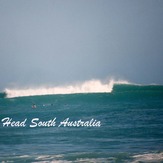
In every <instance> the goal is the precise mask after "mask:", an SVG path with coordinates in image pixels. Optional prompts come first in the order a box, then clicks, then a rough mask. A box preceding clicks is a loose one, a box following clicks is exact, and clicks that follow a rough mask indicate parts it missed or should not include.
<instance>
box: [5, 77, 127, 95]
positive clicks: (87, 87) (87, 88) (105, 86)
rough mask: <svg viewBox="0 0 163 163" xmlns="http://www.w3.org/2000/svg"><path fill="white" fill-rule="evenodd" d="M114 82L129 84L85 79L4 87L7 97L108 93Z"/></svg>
mask: <svg viewBox="0 0 163 163" xmlns="http://www.w3.org/2000/svg"><path fill="white" fill-rule="evenodd" d="M114 84H129V82H127V81H122V80H118V81H114V80H110V81H109V82H108V83H103V82H101V81H100V80H90V81H85V82H83V83H81V84H74V85H67V86H57V87H39V88H25V89H8V88H6V89H5V92H6V94H7V98H13V97H22V96H35V95H52V94H75V93H105V92H106V93H110V92H112V90H113V86H114Z"/></svg>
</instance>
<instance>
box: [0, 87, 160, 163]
mask: <svg viewBox="0 0 163 163" xmlns="http://www.w3.org/2000/svg"><path fill="white" fill-rule="evenodd" d="M10 93H11V92H10ZM7 122H8V123H7ZM68 122H70V123H68ZM0 162H3V163H5V162H16V163H19V162H20V163H23V162H33V163H37V162H45V163H48V162H54V163H55V162H58V163H61V162H63V163H64V162H66V163H67V162H68V163H69V162H70V163H71V162H75V163H78V162H79V163H80V162H81V163H87V162H88V163H89V162H91V163H96V162H97V163H98V162H99V163H102V162H103V163H105V162H108V163H123V162H124V163H130V162H131V163H138V162H139V163H140V162H141V163H146V162H148V163H149V162H150V163H157V162H158V163H161V162H163V86H160V85H144V86H143V85H132V84H114V86H113V89H112V90H111V91H110V92H105V93H102V92H100V93H98V92H97V91H96V93H83V92H82V93H73V94H54V95H53V94H48V95H33V96H30V94H29V95H28V96H24V97H17V96H15V97H12V98H8V96H7V93H1V94H0Z"/></svg>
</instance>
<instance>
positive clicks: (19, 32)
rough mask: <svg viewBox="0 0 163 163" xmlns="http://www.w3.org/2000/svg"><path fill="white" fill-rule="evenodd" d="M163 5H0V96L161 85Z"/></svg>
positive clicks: (83, 0)
mask: <svg viewBox="0 0 163 163" xmlns="http://www.w3.org/2000/svg"><path fill="white" fill-rule="evenodd" d="M162 9H163V1H160V0H155V1H153V0H135V1H131V0H125V1H121V0H116V1H115V0H101V1H99V0H89V1H88V0H78V1H75V0H62V1H60V0H47V1H44V0H35V1H26V2H23V1H21V0H14V1H4V0H0V24H1V26H0V34H1V38H0V90H4V89H5V88H13V87H30V86H41V85H65V84H70V85H71V84H73V83H76V82H84V81H89V80H92V79H97V80H101V81H103V80H104V81H105V80H107V79H111V78H112V77H114V78H115V79H116V80H118V79H122V80H127V81H131V82H133V83H138V84H152V83H155V84H160V85H161V84H163V75H162V73H163V64H162V61H163V32H162V30H163V19H162V17H163V10H162Z"/></svg>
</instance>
